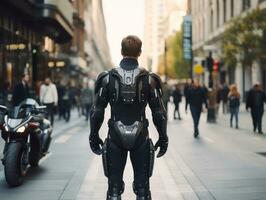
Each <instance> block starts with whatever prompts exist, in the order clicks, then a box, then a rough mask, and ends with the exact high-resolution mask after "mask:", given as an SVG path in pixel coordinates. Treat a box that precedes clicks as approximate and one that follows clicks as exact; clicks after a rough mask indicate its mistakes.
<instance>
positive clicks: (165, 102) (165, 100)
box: [162, 82, 171, 113]
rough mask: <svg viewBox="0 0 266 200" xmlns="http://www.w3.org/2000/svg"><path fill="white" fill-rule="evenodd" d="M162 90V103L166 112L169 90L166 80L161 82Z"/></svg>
mask: <svg viewBox="0 0 266 200" xmlns="http://www.w3.org/2000/svg"><path fill="white" fill-rule="evenodd" d="M162 90H163V96H162V100H163V105H164V108H165V110H166V112H167V113H168V103H169V101H170V96H171V90H170V88H169V85H168V84H167V83H166V82H164V83H163V85H162Z"/></svg>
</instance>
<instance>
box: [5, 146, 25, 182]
mask: <svg viewBox="0 0 266 200" xmlns="http://www.w3.org/2000/svg"><path fill="white" fill-rule="evenodd" d="M27 166H28V163H27V152H26V151H25V149H24V148H23V144H22V143H19V142H17V143H10V144H8V146H7V149H6V153H5V168H4V170H5V178H6V182H7V184H8V185H9V186H11V187H16V186H19V185H21V184H22V183H23V179H24V176H25V175H26V172H27Z"/></svg>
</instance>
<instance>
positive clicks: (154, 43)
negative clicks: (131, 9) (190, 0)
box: [143, 0, 186, 72]
mask: <svg viewBox="0 0 266 200" xmlns="http://www.w3.org/2000/svg"><path fill="white" fill-rule="evenodd" d="M145 5H146V6H145V37H144V48H143V49H144V52H143V58H144V59H143V60H144V61H143V63H144V65H145V66H147V67H148V68H149V69H150V70H152V71H154V72H156V71H157V68H158V62H159V57H160V56H161V55H162V54H163V53H164V50H165V40H166V38H167V37H168V36H170V35H171V34H173V33H175V32H176V31H178V30H180V28H181V23H182V17H183V16H184V15H185V13H186V3H185V1H184V0H146V1H145Z"/></svg>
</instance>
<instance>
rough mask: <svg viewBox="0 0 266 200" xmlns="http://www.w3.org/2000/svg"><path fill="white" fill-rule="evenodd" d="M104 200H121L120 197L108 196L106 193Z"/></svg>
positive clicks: (115, 195) (116, 195)
mask: <svg viewBox="0 0 266 200" xmlns="http://www.w3.org/2000/svg"><path fill="white" fill-rule="evenodd" d="M106 200H121V195H119V194H109V192H107V197H106Z"/></svg>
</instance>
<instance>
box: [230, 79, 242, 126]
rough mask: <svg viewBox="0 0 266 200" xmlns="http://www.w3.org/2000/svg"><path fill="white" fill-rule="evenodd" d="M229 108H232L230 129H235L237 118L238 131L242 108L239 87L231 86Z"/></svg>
mask: <svg viewBox="0 0 266 200" xmlns="http://www.w3.org/2000/svg"><path fill="white" fill-rule="evenodd" d="M228 100H229V108H230V127H231V128H232V127H233V119H234V118H235V123H236V126H235V127H236V129H238V113H239V106H240V93H239V92H238V89H237V86H236V85H235V84H234V85H231V87H230V92H229V94H228Z"/></svg>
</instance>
